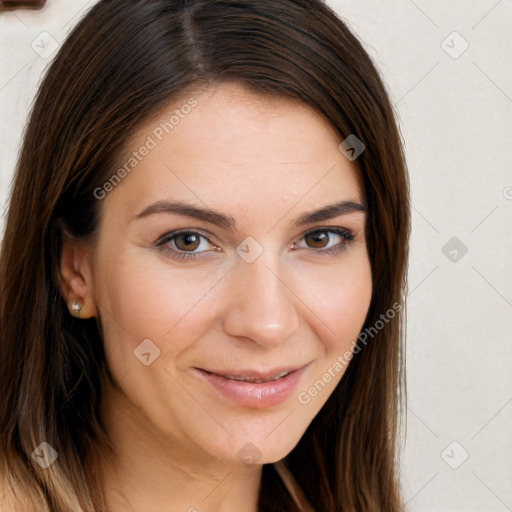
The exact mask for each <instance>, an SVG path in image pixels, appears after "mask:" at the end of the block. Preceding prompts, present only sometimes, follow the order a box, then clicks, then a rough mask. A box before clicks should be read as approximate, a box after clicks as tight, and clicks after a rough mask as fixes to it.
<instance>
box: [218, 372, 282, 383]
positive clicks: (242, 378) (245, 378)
mask: <svg viewBox="0 0 512 512" xmlns="http://www.w3.org/2000/svg"><path fill="white" fill-rule="evenodd" d="M289 373H290V372H287V371H285V372H281V373H279V374H277V375H276V376H275V377H272V378H271V379H267V380H261V379H253V378H251V377H245V376H242V377H239V376H234V375H226V376H225V378H226V379H229V380H238V381H242V382H252V383H253V384H262V383H263V382H270V381H274V380H278V379H281V378H282V377H284V376H285V375H288V374H289Z"/></svg>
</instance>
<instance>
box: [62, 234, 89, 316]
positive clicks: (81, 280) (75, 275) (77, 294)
mask: <svg viewBox="0 0 512 512" xmlns="http://www.w3.org/2000/svg"><path fill="white" fill-rule="evenodd" d="M93 275H94V274H93V268H92V251H91V248H90V246H89V244H86V243H85V242H77V241H75V240H73V239H72V238H71V237H70V236H68V235H67V234H66V233H65V232H63V236H62V252H61V259H60V291H61V294H62V297H63V298H64V300H65V301H66V304H68V308H69V306H70V304H71V303H72V302H73V301H78V302H80V303H81V304H82V305H83V307H82V309H81V310H80V312H79V313H78V314H77V315H75V316H78V317H79V318H83V319H86V318H91V317H95V316H97V315H98V311H97V309H96V305H95V303H94V299H93V290H94V287H93Z"/></svg>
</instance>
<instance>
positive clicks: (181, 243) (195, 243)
mask: <svg viewBox="0 0 512 512" xmlns="http://www.w3.org/2000/svg"><path fill="white" fill-rule="evenodd" d="M174 243H175V245H176V247H177V248H178V249H179V250H180V251H194V250H196V249H197V248H198V247H199V244H200V237H199V236H198V235H196V234H194V233H182V234H179V235H175V236H174Z"/></svg>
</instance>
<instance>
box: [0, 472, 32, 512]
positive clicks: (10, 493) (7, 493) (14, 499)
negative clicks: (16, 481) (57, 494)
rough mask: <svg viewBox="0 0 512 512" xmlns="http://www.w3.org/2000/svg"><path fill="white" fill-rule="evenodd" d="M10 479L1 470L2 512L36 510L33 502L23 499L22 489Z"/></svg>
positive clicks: (0, 495) (0, 501)
mask: <svg viewBox="0 0 512 512" xmlns="http://www.w3.org/2000/svg"><path fill="white" fill-rule="evenodd" d="M10 480H11V479H10V478H8V477H7V475H6V474H5V472H0V512H34V507H33V504H32V503H29V501H28V500H27V499H23V496H22V493H21V491H20V489H19V488H17V487H15V486H14V485H13V483H12V482H11V481H10Z"/></svg>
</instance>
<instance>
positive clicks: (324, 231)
mask: <svg viewBox="0 0 512 512" xmlns="http://www.w3.org/2000/svg"><path fill="white" fill-rule="evenodd" d="M303 238H304V240H305V241H306V243H307V245H308V248H311V249H316V251H314V252H318V253H320V254H333V255H334V254H338V253H339V252H340V251H344V250H346V249H347V247H348V246H349V245H350V243H351V242H353V241H354V235H353V233H352V232H351V231H349V230H348V229H344V228H320V229H318V228H317V229H315V230H314V231H309V232H308V233H306V234H305V235H304V237H303ZM293 248H294V249H296V248H297V244H294V246H293Z"/></svg>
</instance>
